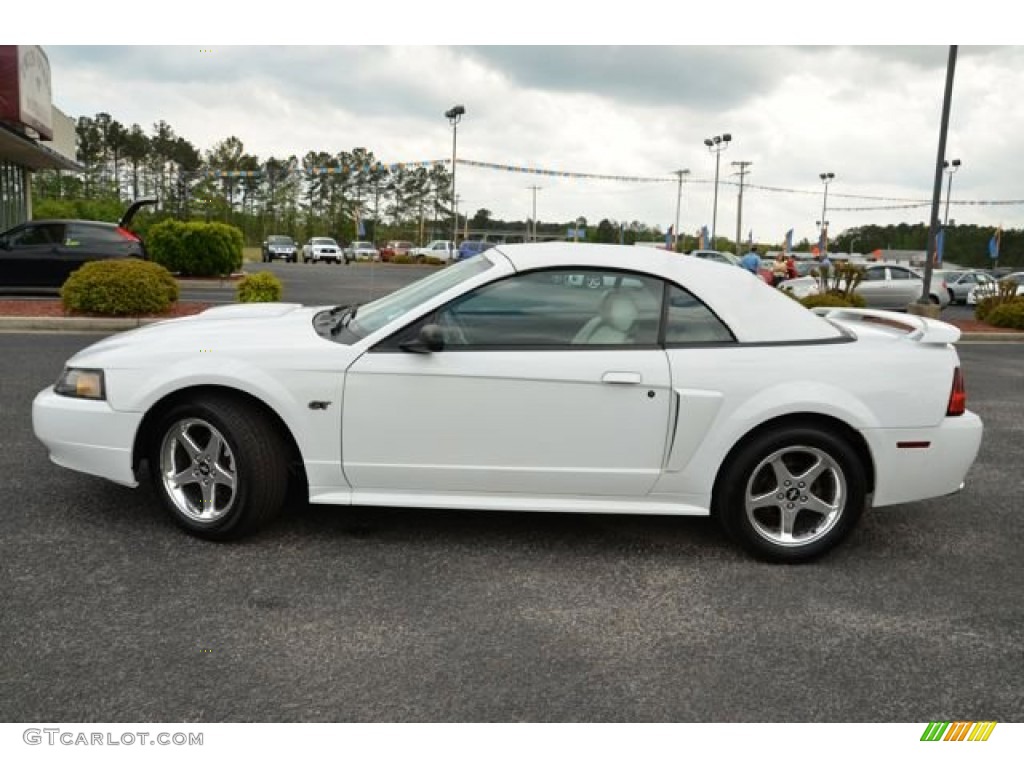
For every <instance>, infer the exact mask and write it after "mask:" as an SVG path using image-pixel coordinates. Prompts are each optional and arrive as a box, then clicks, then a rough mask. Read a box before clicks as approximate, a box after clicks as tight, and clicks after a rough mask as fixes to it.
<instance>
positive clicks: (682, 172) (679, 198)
mask: <svg viewBox="0 0 1024 768" xmlns="http://www.w3.org/2000/svg"><path fill="white" fill-rule="evenodd" d="M689 175H690V169H689V168H684V169H683V170H680V171H676V176H677V177H679V188H678V190H677V191H676V228H675V230H674V231H675V237H673V239H672V250H673V251H677V252H678V251H679V209H680V207H681V206H682V204H683V176H689Z"/></svg>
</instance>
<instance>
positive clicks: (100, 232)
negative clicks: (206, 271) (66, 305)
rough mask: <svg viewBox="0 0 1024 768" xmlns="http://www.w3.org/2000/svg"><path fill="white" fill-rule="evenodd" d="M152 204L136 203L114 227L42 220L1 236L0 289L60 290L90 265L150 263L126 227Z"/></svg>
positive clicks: (101, 223)
mask: <svg viewBox="0 0 1024 768" xmlns="http://www.w3.org/2000/svg"><path fill="white" fill-rule="evenodd" d="M155 203H156V198H142V199H139V200H136V201H135V202H134V203H132V204H131V205H130V206H129V207H128V210H127V211H125V213H124V215H123V216H122V217H121V220H120V221H118V222H117V223H116V224H114V223H111V222H106V221H85V220H80V219H45V220H40V221H29V222H26V223H25V224H19V225H18V226H16V227H13V228H12V229H9V230H7V231H6V232H4V233H2V234H0V288H21V289H32V290H34V289H53V288H60V287H61V286H62V285H64V281H65V280H67V279H68V275H70V274H71V273H72V272H74V271H75V270H76V269H78V268H79V267H80V266H82V265H83V264H85V263H86V262H88V261H99V260H102V259H127V258H136V259H145V258H148V256H147V254H146V247H145V245H144V244H143V242H142V238H140V237H139V236H138V235H136V234H135V233H134V232H132V231H130V230H129V229H128V224H129V223H130V222H131V220H132V218H134V216H135V214H136V213H137V212H138V210H139V209H140V208H142V207H143V206H145V205H153V204H155Z"/></svg>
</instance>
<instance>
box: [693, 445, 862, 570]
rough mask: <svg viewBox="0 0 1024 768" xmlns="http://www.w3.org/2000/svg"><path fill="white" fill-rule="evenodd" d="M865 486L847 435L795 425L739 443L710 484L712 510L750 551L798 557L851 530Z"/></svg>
mask: <svg viewBox="0 0 1024 768" xmlns="http://www.w3.org/2000/svg"><path fill="white" fill-rule="evenodd" d="M866 489H867V481H866V477H865V470H864V466H863V464H862V461H861V459H860V457H859V456H858V454H857V452H856V451H855V450H853V448H851V447H850V445H849V444H848V443H847V441H845V440H843V439H842V438H840V437H837V436H835V435H833V434H831V433H829V432H825V431H823V430H821V429H819V428H817V427H813V426H801V425H794V426H789V427H783V428H781V429H779V430H774V431H771V432H765V433H762V434H760V435H758V436H756V437H754V438H753V439H752V440H750V441H749V442H747V443H746V444H745V445H744V446H742V447H741V448H740V450H739V451H738V452H737V453H736V454H735V456H734V457H733V458H732V459H731V460H730V462H729V465H728V466H727V467H726V468H725V470H724V471H723V473H722V475H721V476H720V477H719V479H718V482H717V483H716V485H715V498H714V501H713V514H714V515H715V517H716V518H717V519H718V520H719V522H720V523H721V524H722V526H723V527H724V528H725V530H726V532H727V533H728V534H729V535H730V536H731V537H732V538H733V539H734V540H736V541H737V542H739V544H741V545H742V546H743V547H744V548H745V549H747V551H749V552H751V553H752V554H753V555H755V556H756V557H759V558H761V559H764V560H771V561H775V562H785V563H798V562H803V561H806V560H811V559H814V558H816V557H820V556H821V555H823V554H825V553H826V552H827V551H829V550H830V549H832V548H833V547H834V546H836V545H837V544H838V543H839V542H840V541H842V540H843V539H844V538H845V537H846V536H847V535H848V534H849V533H850V531H851V530H852V529H853V527H854V525H855V524H856V522H857V520H858V518H859V517H860V514H861V512H862V511H863V509H864V504H865V500H866V493H867V490H866Z"/></svg>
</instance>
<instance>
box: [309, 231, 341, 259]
mask: <svg viewBox="0 0 1024 768" xmlns="http://www.w3.org/2000/svg"><path fill="white" fill-rule="evenodd" d="M311 261H313V262H317V261H333V262H334V263H335V264H340V263H341V247H340V246H339V245H338V243H337V242H335V241H334V240H333V239H331V238H329V237H311V238H310V239H309V242H308V243H306V244H305V245H304V246H302V263H303V264H308V263H309V262H311Z"/></svg>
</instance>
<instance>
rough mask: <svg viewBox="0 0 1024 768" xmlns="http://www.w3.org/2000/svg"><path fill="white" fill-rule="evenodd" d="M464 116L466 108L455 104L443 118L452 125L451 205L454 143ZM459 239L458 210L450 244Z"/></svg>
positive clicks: (453, 221)
mask: <svg viewBox="0 0 1024 768" xmlns="http://www.w3.org/2000/svg"><path fill="white" fill-rule="evenodd" d="M464 114H466V108H465V107H464V106H462V105H461V104H456V105H455V106H454V107H452V108H451V109H449V110H448V111H447V112H445V113H444V116H445V117H447V118H448V122H449V123H451V124H452V204H453V205H454V204H455V142H456V137H457V136H458V132H459V129H458V128H457V126H458V124H459V121H460V120H461V119H462V116H463V115H464ZM458 239H459V212H458V208H456V209H455V213H454V215H453V216H452V242H453V243H454V242H457V241H458Z"/></svg>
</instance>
